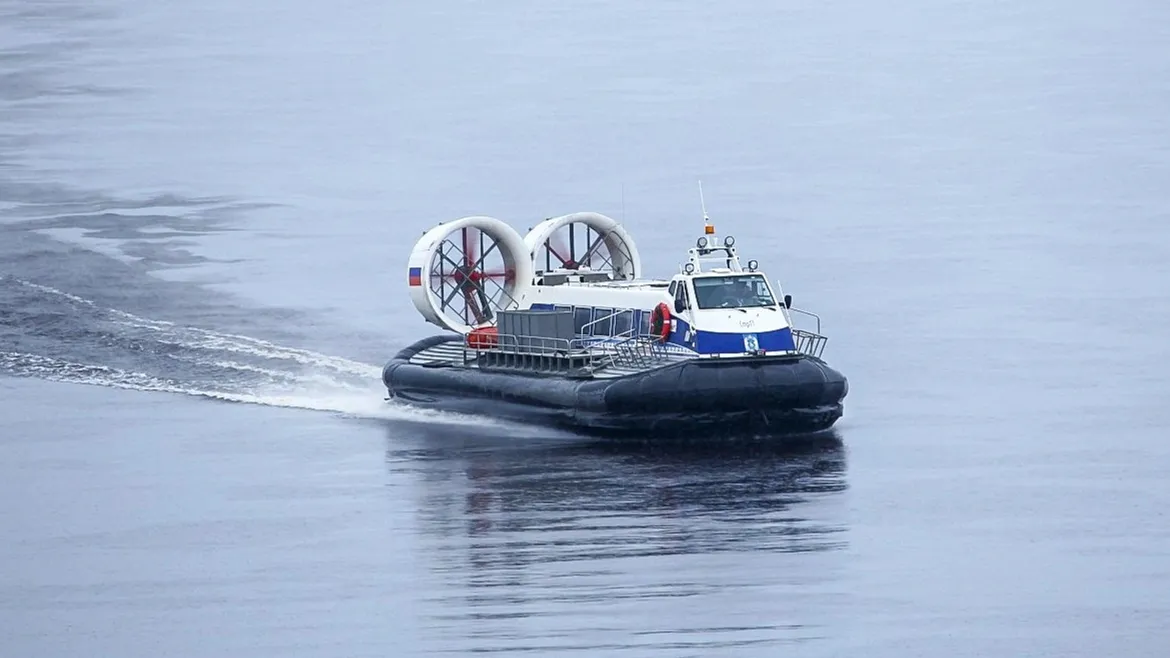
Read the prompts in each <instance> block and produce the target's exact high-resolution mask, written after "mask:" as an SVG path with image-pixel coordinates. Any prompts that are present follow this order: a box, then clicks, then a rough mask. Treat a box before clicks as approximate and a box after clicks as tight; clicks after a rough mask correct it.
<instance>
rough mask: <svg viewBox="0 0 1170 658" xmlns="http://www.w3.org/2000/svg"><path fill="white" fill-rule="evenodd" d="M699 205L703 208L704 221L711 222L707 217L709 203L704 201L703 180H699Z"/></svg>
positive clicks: (705, 222)
mask: <svg viewBox="0 0 1170 658" xmlns="http://www.w3.org/2000/svg"><path fill="white" fill-rule="evenodd" d="M699 206H700V207H702V208H703V223H704V224H710V223H711V220H710V219H708V218H707V203H706V202H705V201H703V181H702V180H700V181H699Z"/></svg>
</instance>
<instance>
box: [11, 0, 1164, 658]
mask: <svg viewBox="0 0 1170 658" xmlns="http://www.w3.org/2000/svg"><path fill="white" fill-rule="evenodd" d="M399 4H402V3H399ZM413 4H414V5H417V6H410V7H395V6H393V3H377V2H372V1H370V0H347V1H343V2H334V3H327V4H321V3H307V2H294V3H277V2H253V3H238V2H229V1H227V0H206V1H204V2H198V3H196V2H187V3H140V2H129V1H128V0H99V1H98V2H90V3H85V2H80V1H77V0H57V1H53V2H49V1H46V0H0V546H2V547H3V549H2V551H0V653H2V654H3V655H13V656H92V655H117V656H156V655H172V656H223V655H240V656H244V655H248V656H251V655H269V654H276V653H280V654H281V655H297V656H300V655H306V656H307V655H314V656H316V655H328V656H375V655H377V656H386V655H431V654H456V655H459V654H464V653H473V652H501V653H504V654H508V653H517V654H525V653H527V654H528V655H542V656H543V655H563V654H570V653H573V654H577V655H596V654H602V653H615V654H618V655H630V656H643V655H648V656H771V655H777V654H779V653H784V654H788V655H810V656H811V655H833V656H837V655H871V656H891V657H893V656H898V657H902V656H908V655H929V656H968V655H970V656H985V655H1028V656H1054V657H1055V656H1074V655H1076V656H1094V657H1096V656H1102V655H1116V656H1161V655H1163V653H1164V651H1165V647H1166V646H1170V630H1168V628H1170V627H1168V626H1167V623H1166V620H1167V619H1170V595H1168V594H1167V592H1170V524H1167V522H1166V513H1165V509H1166V508H1167V506H1168V505H1170V484H1167V480H1166V476H1167V473H1170V445H1168V443H1167V441H1166V437H1167V436H1168V435H1170V431H1168V430H1170V406H1168V405H1167V401H1168V397H1170V396H1168V391H1170V387H1168V385H1167V383H1166V380H1165V375H1164V373H1165V372H1166V367H1167V366H1170V343H1167V341H1166V340H1165V333H1166V329H1165V328H1166V327H1167V326H1170V299H1168V295H1167V291H1168V290H1170V228H1167V227H1168V222H1170V192H1168V191H1167V188H1166V181H1167V180H1170V49H1167V47H1166V44H1167V43H1170V7H1168V6H1166V5H1165V3H1158V2H1152V1H1146V2H1138V1H1134V2H1122V3H1104V2H1101V3H1091V2H1082V3H1075V4H1074V5H1070V4H1069V3H1058V2H1052V1H1048V0H1043V1H1041V2H1036V3H1032V4H1031V5H1029V6H1026V7H1021V6H1016V5H1012V4H1005V3H984V4H982V5H976V4H969V3H960V2H953V1H952V2H943V3H938V2H924V1H922V2H915V1H912V2H906V3H902V4H901V5H900V6H898V7H894V8H881V9H878V8H876V7H875V6H874V5H873V3H865V2H833V3H820V4H816V5H815V6H813V5H809V4H808V3H803V4H801V3H770V2H760V1H756V2H747V1H746V0H731V2H725V3H722V4H717V5H716V4H710V3H707V4H700V3H686V4H681V5H680V4H679V3H668V2H665V1H664V0H651V1H650V2H642V3H629V2H616V0H615V1H607V0H602V1H599V2H593V3H577V4H579V5H581V6H574V7H569V6H563V5H564V3H560V4H557V3H544V2H535V1H534V0H528V1H524V0H518V1H515V2H510V3H503V4H501V3H491V4H490V5H489V4H488V3H474V2H470V1H463V2H454V1H443V2H432V3H426V4H424V3H413ZM699 178H701V179H702V180H703V185H704V191H705V193H706V201H707V208H708V211H709V212H710V213H711V215H712V218H713V220H714V222H715V223H716V225H717V226H718V227H719V229H720V232H721V233H725V234H726V233H731V234H735V235H736V236H737V237H739V238H740V241H741V244H742V245H743V249H744V250H745V252H750V255H749V254H748V253H745V257H755V258H759V259H760V260H761V262H762V263H763V265H764V268H765V269H766V270H767V271H768V273H769V274H770V275H771V276H773V277H774V278H775V277H778V278H780V279H781V280H782V281H783V282H784V285H785V288H786V291H787V292H790V293H792V294H793V295H794V297H795V298H796V300H797V303H798V305H801V306H803V307H806V308H810V309H812V310H815V311H816V312H818V313H820V314H821V315H822V317H823V318H825V321H826V326H825V328H826V332H827V333H828V334H829V335H830V341H829V345H828V350H827V352H826V356H827V358H828V359H829V361H830V362H831V363H832V364H833V365H834V366H836V367H837V368H839V369H841V370H842V371H843V372H845V373H846V374H847V375H848V376H849V377H850V382H851V391H850V396H849V398H848V400H847V407H846V416H845V418H844V419H843V420H842V421H841V423H840V424H839V426H838V430H837V433H836V437H835V438H833V439H831V440H826V441H820V442H817V443H813V444H807V445H799V446H767V445H735V446H726V445H721V444H720V442H719V441H718V437H711V440H710V441H706V442H699V443H693V442H692V443H688V444H686V445H659V446H615V445H611V444H599V443H595V442H591V441H588V440H585V439H582V438H579V437H573V436H570V435H563V434H554V433H550V432H548V431H545V430H543V429H541V428H539V427H525V426H518V425H509V424H502V423H493V422H488V421H485V420H483V419H478V418H467V417H459V416H447V415H435V414H425V413H421V412H417V411H412V410H409V409H405V408H401V407H397V406H388V405H387V404H386V403H384V402H383V401H382V396H383V394H384V392H383V391H382V390H381V386H380V384H379V382H378V373H379V370H380V365H381V363H382V362H383V361H384V360H385V359H386V358H388V356H390V355H391V354H392V353H393V352H394V351H396V350H397V349H399V348H400V347H402V346H403V345H405V344H407V343H408V342H409V341H412V340H414V339H415V338H417V337H421V336H423V335H426V334H428V333H430V332H431V328H428V326H427V325H425V324H424V323H422V321H421V320H420V319H419V317H418V315H417V313H416V312H415V311H414V309H413V308H412V307H411V306H410V304H409V301H408V300H407V298H406V296H405V290H404V288H403V284H404V281H403V269H404V267H405V259H406V256H407V254H408V253H409V250H410V248H411V246H412V245H413V242H414V240H415V239H416V237H417V236H418V235H419V234H420V233H421V232H422V231H423V230H424V229H425V228H427V227H429V226H431V225H432V224H434V223H435V222H437V221H442V220H447V219H453V218H456V217H459V216H463V215H468V214H489V215H493V216H496V217H500V218H502V219H505V220H507V221H509V222H511V223H512V224H513V226H515V227H516V228H517V229H518V230H519V231H521V232H522V233H523V232H524V231H526V230H527V228H528V227H529V226H532V225H534V224H535V223H536V222H537V221H539V219H541V218H544V217H547V216H551V215H557V214H562V213H565V212H570V211H574V210H586V209H587V210H596V211H599V212H603V213H606V214H610V215H612V216H615V217H623V218H624V219H625V222H626V224H627V226H628V227H629V229H630V230H631V232H632V233H633V234H634V236H635V237H636V238H638V239H639V240H640V243H639V246H640V248H641V251H642V257H643V261H644V263H645V265H646V266H647V268H649V269H650V270H651V271H652V272H657V273H659V274H662V275H666V274H668V273H670V272H672V271H674V268H675V267H676V264H677V262H678V261H679V260H680V259H681V258H682V257H683V254H684V250H685V248H686V247H687V246H688V245H689V244H690V242H691V240H692V239H693V237H694V235H693V234H694V233H695V229H696V228H697V227H698V226H700V218H701V215H700V212H699V207H698V194H697V186H696V180H697V179H699Z"/></svg>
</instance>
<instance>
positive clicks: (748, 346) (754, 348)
mask: <svg viewBox="0 0 1170 658" xmlns="http://www.w3.org/2000/svg"><path fill="white" fill-rule="evenodd" d="M759 350H760V339H759V338H757V337H756V335H755V334H744V336H743V351H745V352H758V351H759Z"/></svg>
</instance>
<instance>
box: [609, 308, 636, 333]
mask: <svg viewBox="0 0 1170 658" xmlns="http://www.w3.org/2000/svg"><path fill="white" fill-rule="evenodd" d="M633 322H634V312H633V311H622V312H621V313H618V314H617V315H616V316H615V317H614V319H613V335H615V336H621V335H622V334H624V333H627V332H629V330H630V327H631V326H633Z"/></svg>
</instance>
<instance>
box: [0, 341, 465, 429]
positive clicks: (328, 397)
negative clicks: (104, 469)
mask: <svg viewBox="0 0 1170 658" xmlns="http://www.w3.org/2000/svg"><path fill="white" fill-rule="evenodd" d="M0 370H2V371H5V372H6V373H8V374H11V375H16V376H20V377H35V378H37V379H43V380H48V381H55V382H63V383H70V384H87V385H93V386H106V387H110V388H120V389H126V390H134V391H149V392H157V393H175V394H181V395H190V396H195V397H203V398H210V399H213V400H221V401H224V402H237V403H243V404H256V405H263V406H269V407H286V408H291V409H306V410H311V411H327V412H335V413H340V414H343V415H346V416H352V417H358V418H377V419H388V420H412V421H423V420H427V421H433V422H440V423H446V424H467V425H482V424H483V419H482V418H478V417H473V416H465V415H461V414H451V413H439V412H432V411H428V410H423V409H414V408H411V407H405V406H402V405H397V404H393V403H389V402H386V401H385V400H383V399H382V395H384V393H382V392H381V389H380V388H374V387H371V388H370V389H368V390H364V391H363V390H361V389H359V388H357V387H341V388H334V389H328V388H317V389H312V388H307V387H299V388H296V387H294V388H289V389H286V390H280V389H271V390H252V391H221V390H213V389H206V388H200V387H197V386H193V385H190V384H185V383H183V382H180V381H176V380H174V379H169V378H163V377H155V376H152V375H148V374H146V373H140V372H132V371H128V370H124V369H120V368H111V367H109V366H102V365H94V364H86V363H76V362H72V361H67V360H65V359H58V358H54V357H47V356H42V355H39V354H28V353H23V352H0Z"/></svg>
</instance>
